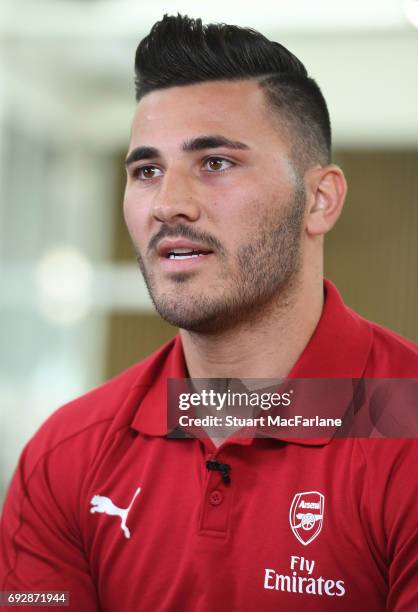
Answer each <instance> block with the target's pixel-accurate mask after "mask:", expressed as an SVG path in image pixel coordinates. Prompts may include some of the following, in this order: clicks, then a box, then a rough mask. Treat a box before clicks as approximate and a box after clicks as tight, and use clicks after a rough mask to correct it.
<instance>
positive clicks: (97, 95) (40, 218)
mask: <svg viewBox="0 0 418 612" xmlns="http://www.w3.org/2000/svg"><path fill="white" fill-rule="evenodd" d="M177 11H178V12H180V13H187V14H189V15H190V16H193V17H202V19H203V20H204V21H205V22H208V21H218V22H219V21H225V22H229V23H235V24H237V25H242V26H249V27H253V28H255V29H258V30H260V31H261V32H263V33H264V34H266V35H267V36H268V37H269V38H272V39H274V40H278V41H280V42H281V43H282V44H284V45H285V46H287V47H288V48H289V49H290V50H291V51H292V52H294V53H295V54H296V55H297V56H298V57H299V58H300V59H301V60H302V61H303V62H304V63H305V65H306V66H307V68H308V71H309V72H310V74H311V76H313V77H314V78H315V79H316V80H317V81H318V83H319V84H320V86H321V88H322V90H323V92H324V95H325V98H326V99H327V102H328V104H329V108H330V113H331V118H332V123H333V133H334V146H335V148H344V149H349V148H350V147H355V148H357V149H358V148H361V147H364V148H373V149H376V148H381V149H382V150H383V149H387V148H388V149H391V150H394V149H397V148H399V149H402V150H403V149H414V150H417V149H418V78H417V66H418V30H417V27H416V26H415V25H414V23H415V24H416V25H418V0H408V1H406V2H403V1H402V0H350V1H349V2H348V1H347V2H344V1H341V0H338V1H335V0H315V2H312V0H276V1H274V2H267V1H263V0H259V1H258V2H243V1H240V2H238V0H229V1H228V2H225V1H224V0H223V1H222V2H221V1H220V0H211V2H201V1H196V0H195V1H193V2H192V1H191V0H189V1H184V2H176V1H171V2H164V1H156V0H149V1H148V0H142V1H138V0H137V1H128V0H120V1H117V0H113V1H107V0H84V1H82V0H78V1H77V0H72V1H70V0H51V1H45V0H44V1H42V0H36V1H35V0H32V1H30V0H10V1H6V0H3V2H1V4H0V54H1V55H0V136H1V138H0V198H1V200H0V275H1V277H0V278H1V294H0V309H1V319H0V326H1V327H0V334H1V335H0V342H1V357H0V499H1V495H2V492H4V488H5V486H6V484H7V481H8V479H9V478H10V474H11V471H12V469H13V467H14V465H15V463H16V460H17V456H18V453H19V452H20V450H21V448H22V445H23V443H24V442H25V441H26V440H27V439H28V438H29V437H30V435H32V433H33V432H34V431H35V429H36V428H37V427H38V426H39V424H40V423H41V422H42V421H43V420H44V419H45V417H46V415H47V414H49V413H50V412H51V411H52V410H53V409H55V408H56V407H57V406H59V405H61V404H62V403H64V402H65V401H67V400H69V399H71V398H73V397H75V396H77V395H79V394H81V393H83V392H84V391H86V390H87V389H89V388H91V387H93V386H95V385H96V384H99V383H100V382H102V381H103V379H104V372H105V360H106V355H105V353H106V333H107V325H106V321H107V317H108V315H109V313H114V312H140V311H144V312H147V311H149V310H150V302H149V299H148V297H147V295H146V291H145V289H144V286H143V283H142V280H141V279H140V276H139V273H138V272H137V269H136V264H135V262H134V261H133V260H132V264H121V263H119V264H117V263H115V262H114V261H112V256H111V248H112V231H113V230H112V228H113V225H112V224H113V223H114V200H115V197H116V194H117V193H118V192H117V189H118V186H117V185H118V180H119V176H120V170H119V168H117V166H115V159H116V158H117V156H120V155H121V154H122V152H124V151H125V150H126V147H127V143H128V139H129V130H130V120H131V116H132V112H133V109H134V105H135V103H134V92H133V59H134V53H135V49H136V46H137V44H138V42H139V40H140V39H141V38H142V37H143V36H144V35H145V34H146V33H147V32H148V31H149V29H150V27H151V25H152V24H153V23H154V22H155V21H157V20H158V19H159V18H161V16H162V15H163V14H164V13H166V12H168V13H171V14H173V13H176V12H177ZM414 205H416V203H414Z"/></svg>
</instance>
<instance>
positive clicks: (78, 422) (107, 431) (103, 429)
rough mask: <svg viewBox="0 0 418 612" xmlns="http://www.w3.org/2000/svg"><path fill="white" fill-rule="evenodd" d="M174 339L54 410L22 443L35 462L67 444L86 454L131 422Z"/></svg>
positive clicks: (33, 463)
mask: <svg viewBox="0 0 418 612" xmlns="http://www.w3.org/2000/svg"><path fill="white" fill-rule="evenodd" d="M172 343H173V340H171V341H170V342H168V343H167V344H165V345H164V346H163V347H161V348H160V349H159V350H158V351H156V352H155V353H153V354H152V355H150V356H148V357H147V358H146V359H144V360H143V361H141V362H139V363H137V364H135V365H134V366H132V367H131V368H129V369H128V370H125V371H124V372H122V373H121V374H119V375H117V376H115V377H114V378H112V379H110V380H109V381H107V382H105V383H104V384H102V385H100V386H98V387H96V388H94V389H92V390H91V391H89V392H88V393H85V394H84V395H82V396H80V397H78V398H76V399H74V400H72V401H70V402H68V403H67V404H64V405H63V406H61V407H59V408H58V409H57V410H55V411H54V412H53V413H52V414H51V415H50V416H49V417H48V418H47V419H46V421H45V422H44V423H43V424H42V425H41V427H40V428H39V429H38V431H37V432H36V433H35V434H34V436H33V437H32V438H31V440H30V441H29V443H28V444H27V446H26V447H25V451H24V454H25V455H26V460H27V462H28V463H29V464H30V465H32V466H34V465H35V464H36V463H37V460H39V459H41V458H42V457H43V456H45V454H48V453H50V452H51V451H53V450H55V449H57V447H60V446H61V447H62V446H65V447H66V448H67V449H68V446H69V445H70V446H71V447H72V449H73V450H76V452H77V450H80V451H82V452H83V453H84V454H88V450H89V449H90V450H91V451H94V448H98V447H99V446H100V445H101V444H102V443H103V442H104V441H105V440H106V439H107V438H108V437H111V436H112V435H113V433H114V432H116V431H118V430H120V429H122V428H126V427H128V426H129V424H130V423H131V421H132V419H133V417H134V415H135V413H136V411H137V410H138V406H139V404H140V401H141V394H142V393H143V392H144V391H146V390H147V389H148V388H149V386H150V385H151V384H152V381H153V379H155V376H156V375H157V374H158V369H159V366H160V363H161V362H162V361H164V357H165V355H166V353H167V352H169V351H170V348H171V345H172Z"/></svg>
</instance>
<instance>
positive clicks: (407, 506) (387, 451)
mask: <svg viewBox="0 0 418 612" xmlns="http://www.w3.org/2000/svg"><path fill="white" fill-rule="evenodd" d="M135 66H136V76H137V80H136V93H137V100H138V105H137V109H136V112H135V117H134V121H133V127H132V136H131V142H130V146H129V151H128V155H127V159H126V167H127V175H128V178H127V186H126V193H125V200H124V214H125V219H126V223H127V226H128V228H129V231H130V234H131V237H132V241H133V244H134V247H135V251H136V255H137V259H138V263H139V266H140V268H141V271H142V273H143V275H144V278H145V281H146V283H147V286H148V289H149V292H150V295H151V297H152V299H153V302H154V304H155V307H156V309H157V310H158V312H159V313H160V315H161V316H162V317H163V318H164V319H166V320H167V321H169V322H170V323H172V324H173V325H177V326H178V327H179V328H180V332H179V335H178V336H177V337H176V338H175V339H174V340H173V341H171V342H169V343H168V344H166V345H165V346H164V347H162V348H161V349H160V350H159V351H158V352H157V353H156V354H154V355H151V356H150V357H149V358H147V359H146V360H145V361H144V362H142V363H139V364H137V365H135V366H134V367H132V368H131V369H130V370H128V371H127V372H124V373H123V374H121V375H120V376H118V377H116V378H115V379H113V380H111V381H110V382H108V383H107V384H105V385H103V386H101V387H99V388H98V389H95V390H93V391H91V392H90V393H88V394H87V395H85V396H83V397H82V398H79V399H77V400H75V401H74V402H71V403H70V404H68V405H67V406H65V407H63V408H61V409H60V410H58V411H57V412H56V413H55V414H54V415H52V417H50V418H49V419H48V421H47V422H46V423H45V424H44V426H43V427H42V428H41V429H40V431H39V432H38V433H37V434H36V435H35V437H34V438H33V439H32V440H31V442H30V443H29V444H28V445H27V447H26V448H25V450H24V452H23V454H22V456H21V459H20V462H19V467H18V470H17V472H16V474H15V476H14V479H13V481H12V484H11V487H10V490H9V494H8V497H7V500H6V503H5V508H4V513H3V519H2V525H1V542H2V549H1V550H2V552H1V557H0V579H1V582H0V588H1V589H3V590H7V591H11V590H13V591H35V590H37V591H42V590H43V591H65V592H69V596H70V609H74V610H82V611H86V612H90V611H93V610H99V609H102V610H111V611H116V610H117V611H118V612H119V611H131V610H140V611H144V612H145V611H152V612H154V611H157V610H161V611H171V612H187V611H193V612H212V611H218V610H220V611H228V612H229V611H242V612H250V611H251V612H252V611H253V610H255V609H259V610H263V611H270V610H271V611H272V610H279V609H280V610H294V609H297V610H298V609H304V610H315V611H316V610H321V611H326V610H343V611H348V610H350V611H352V610H354V609H357V610H365V609H367V610H369V612H372V611H373V612H376V611H383V610H387V609H388V610H392V611H393V610H396V611H397V612H401V611H402V612H404V611H405V612H406V611H408V612H410V611H412V610H418V579H417V575H418V560H417V552H418V531H417V511H416V497H417V493H418V487H417V482H416V477H415V471H416V466H417V462H418V450H417V444H416V441H415V440H407V439H405V440H399V439H397V440H395V439H368V440H367V439H366V440H365V439H363V438H349V439H337V438H335V437H334V436H332V435H328V436H325V437H313V438H312V437H307V438H302V439H300V438H298V439H287V438H286V436H283V435H280V433H278V434H277V435H275V434H274V433H271V435H264V436H262V437H255V436H246V437H239V436H238V435H237V436H230V437H229V438H227V439H225V440H220V439H215V440H212V439H211V438H210V437H209V438H208V437H206V438H205V437H199V436H188V437H184V438H178V437H177V438H175V437H170V436H168V435H167V434H168V433H169V429H170V427H168V425H167V401H166V399H167V391H166V388H167V387H166V385H167V380H168V379H171V378H180V379H181V378H198V379H201V378H206V379H208V378H218V379H219V378H220V379H225V378H228V379H243V378H251V379H259V378H262V379H267V378H275V379H277V378H280V379H282V378H286V379H288V380H293V379H296V378H301V379H308V378H312V379H323V378H331V379H343V380H349V381H350V384H351V381H352V380H353V379H367V378H372V379H376V378H408V377H409V378H413V377H416V376H417V371H418V352H417V348H416V347H415V346H414V345H413V344H412V343H410V342H409V341H407V340H405V339H403V338H401V337H399V336H397V335H395V334H394V333H392V332H390V331H388V330H385V329H383V328H381V327H379V326H378V325H375V324H373V323H370V322H368V321H365V320H364V319H362V318H361V317H359V316H358V315H357V314H355V313H354V312H352V311H351V310H349V309H348V308H347V307H345V306H344V304H343V303H342V301H341V298H340V296H339V294H338V292H337V290H336V288H335V287H334V286H333V285H332V284H331V283H329V282H328V281H325V283H324V279H323V237H324V235H325V234H326V233H327V232H328V231H329V230H330V229H331V228H332V227H333V226H334V224H335V222H336V221H337V219H338V217H339V215H340V213H341V209H342V206H343V202H344V197H345V193H346V183H345V179H344V175H343V173H342V171H341V170H340V168H338V167H337V166H335V165H333V164H332V163H331V150H330V149H331V135H330V134H331V132H330V124H329V117H328V111H327V107H326V104H325V101H324V99H323V96H322V94H321V92H320V90H319V88H318V86H317V85H316V83H315V82H314V81H313V80H312V79H310V78H309V77H308V76H307V73H306V70H305V68H304V66H303V65H302V64H301V62H300V61H299V60H298V59H297V58H296V57H295V56H294V55H292V54H291V53H290V52H289V51H287V50H286V49H285V48H284V47H282V46H281V45H279V44H278V43H273V42H270V41H268V40H267V39H266V38H264V37H263V36H262V35H260V34H258V33H256V32H254V31H252V30H245V29H241V28H238V27H235V26H227V25H209V26H202V24H201V22H200V20H196V21H195V20H191V19H189V18H187V17H182V16H180V15H179V16H177V17H167V16H166V17H164V19H163V20H162V21H161V22H159V23H157V24H155V25H154V27H153V29H152V30H151V32H150V34H149V35H148V36H147V37H146V38H145V39H144V40H143V41H142V42H141V43H140V45H139V47H138V50H137V54H136V64H135Z"/></svg>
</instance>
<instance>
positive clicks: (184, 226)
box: [124, 80, 305, 332]
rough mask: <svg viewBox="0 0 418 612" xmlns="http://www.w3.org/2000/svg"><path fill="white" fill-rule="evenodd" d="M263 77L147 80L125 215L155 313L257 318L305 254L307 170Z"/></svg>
mask: <svg viewBox="0 0 418 612" xmlns="http://www.w3.org/2000/svg"><path fill="white" fill-rule="evenodd" d="M289 151H290V146H289V144H286V135H285V131H284V130H283V131H282V130H280V127H279V124H278V122H277V119H275V118H274V116H272V114H271V111H269V110H268V108H267V106H266V103H265V100H264V94H263V92H262V90H261V89H260V88H259V86H258V85H257V83H256V82H254V81H250V80H248V81H247V80H246V81H237V82H212V83H210V82H209V83H203V84H197V85H189V86H184V87H173V88H169V89H166V90H160V91H155V92H152V93H150V94H148V95H146V96H145V97H144V98H142V100H141V101H140V102H139V104H138V106H137V110H136V113H135V117H134V121H133V127H132V137H131V142H130V147H129V153H128V158H127V160H128V163H127V171H128V180H127V186H126V191H125V199H124V214H125V220H126V223H127V226H128V229H129V232H130V235H131V238H132V241H133V244H134V248H135V252H136V254H137V259H138V263H139V265H140V268H141V270H142V273H143V275H144V278H145V281H146V284H147V287H148V290H149V292H150V295H151V298H152V300H153V302H154V304H155V306H156V309H157V310H158V312H159V314H160V315H161V316H162V317H163V318H164V319H166V320H167V321H169V322H170V323H171V324H173V325H175V326H178V327H180V328H183V329H188V330H191V331H200V332H211V331H219V330H223V329H227V328H230V327H232V326H233V325H234V324H236V323H238V322H241V321H244V320H246V321H249V322H251V320H253V319H254V317H256V316H257V315H258V314H259V313H260V312H262V311H264V310H265V309H266V308H269V307H270V306H272V305H274V304H276V303H277V301H278V300H280V296H283V295H285V292H286V290H287V289H288V288H289V287H290V286H292V284H293V282H294V281H295V280H296V278H297V273H298V270H299V265H300V242H301V235H302V225H303V213H304V200H305V198H304V190H303V181H302V179H301V178H300V177H298V176H297V174H296V172H295V170H294V165H293V164H292V162H291V159H290V154H289Z"/></svg>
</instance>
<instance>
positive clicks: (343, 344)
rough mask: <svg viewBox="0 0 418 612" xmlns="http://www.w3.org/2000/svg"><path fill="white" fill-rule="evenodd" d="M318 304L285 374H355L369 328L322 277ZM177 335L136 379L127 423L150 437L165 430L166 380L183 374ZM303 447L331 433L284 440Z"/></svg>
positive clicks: (368, 340)
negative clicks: (313, 320)
mask: <svg viewBox="0 0 418 612" xmlns="http://www.w3.org/2000/svg"><path fill="white" fill-rule="evenodd" d="M324 294H325V295H324V298H325V299H324V307H323V311H322V315H321V318H320V320H319V323H318V325H317V327H316V329H315V331H314V333H313V335H312V337H311V339H310V340H309V342H308V344H307V345H306V347H305V349H304V351H303V352H302V354H301V356H300V357H299V359H298V361H297V362H296V364H295V365H294V367H293V368H292V370H291V371H290V373H289V376H288V378H349V379H353V378H361V377H362V376H363V374H364V370H365V368H366V364H367V360H368V356H369V353H370V350H371V346H372V330H371V327H370V325H369V324H368V322H367V321H366V320H365V319H362V318H361V317H360V316H359V315H357V314H356V313H355V312H353V311H352V310H351V309H350V308H348V307H347V306H345V304H344V303H343V301H342V299H341V296H340V294H339V292H338V290H337V289H336V287H335V286H334V285H333V284H332V283H331V282H330V281H329V280H325V281H324ZM187 377H188V372H187V368H186V363H185V359H184V353H183V348H182V343H181V338H180V335H177V336H176V337H175V338H174V339H173V340H171V341H170V342H169V343H167V344H166V345H165V346H163V347H162V349H160V351H159V352H158V353H157V355H154V356H153V358H148V363H147V364H146V367H145V370H144V371H143V373H142V374H141V376H140V378H139V379H138V380H137V382H136V385H135V387H136V388H137V391H138V395H137V398H138V404H140V405H139V409H138V410H137V412H136V414H135V417H134V419H133V421H132V424H131V426H132V428H133V429H136V430H137V431H140V432H142V433H144V434H147V435H151V436H164V435H167V380H168V379H169V378H187ZM269 437H274V438H279V439H281V440H283V441H286V442H292V443H298V444H304V445H309V446H317V445H323V444H326V443H327V442H329V441H330V439H331V438H320V439H319V438H312V439H308V438H304V439H303V440H299V439H287V438H282V437H280V435H277V436H276V435H274V436H273V435H271V434H269Z"/></svg>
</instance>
